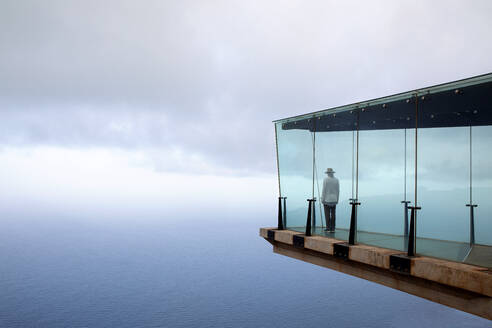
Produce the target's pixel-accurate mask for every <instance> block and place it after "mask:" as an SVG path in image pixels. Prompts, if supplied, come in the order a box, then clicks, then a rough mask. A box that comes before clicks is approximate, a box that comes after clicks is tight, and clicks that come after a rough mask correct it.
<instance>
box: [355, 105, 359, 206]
mask: <svg viewBox="0 0 492 328" xmlns="http://www.w3.org/2000/svg"><path fill="white" fill-rule="evenodd" d="M355 157H356V166H355V167H356V168H355V199H356V200H357V201H359V111H357V149H356V156H355Z"/></svg>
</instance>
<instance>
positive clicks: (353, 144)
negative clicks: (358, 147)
mask: <svg viewBox="0 0 492 328" xmlns="http://www.w3.org/2000/svg"><path fill="white" fill-rule="evenodd" d="M354 152H355V131H354V130H352V199H354V156H355V155H354Z"/></svg>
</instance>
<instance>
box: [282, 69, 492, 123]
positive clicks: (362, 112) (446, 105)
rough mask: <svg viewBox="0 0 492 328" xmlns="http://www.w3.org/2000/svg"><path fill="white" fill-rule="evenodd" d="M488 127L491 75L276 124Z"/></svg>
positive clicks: (491, 119)
mask: <svg viewBox="0 0 492 328" xmlns="http://www.w3.org/2000/svg"><path fill="white" fill-rule="evenodd" d="M416 120H417V121H418V122H417V123H418V127H419V128H435V127H457V126H470V125H472V126H476V125H492V74H487V75H481V76H478V77H475V78H470V79H466V80H461V81H457V82H451V83H447V84H442V85H439V86H435V87H430V88H426V89H420V90H415V91H410V92H406V93H401V94H398V95H395V96H388V97H383V98H379V99H375V100H371V101H367V102H361V103H357V104H351V105H347V106H343V107H337V108H334V109H328V110H325V111H321V112H316V113H312V114H307V115H303V116H299V117H294V118H290V119H284V120H280V121H277V122H278V123H281V126H282V129H284V130H290V129H302V130H310V131H316V132H324V131H352V130H357V126H358V129H359V130H384V129H405V128H415V126H416V124H415V123H416V122H415V121H416Z"/></svg>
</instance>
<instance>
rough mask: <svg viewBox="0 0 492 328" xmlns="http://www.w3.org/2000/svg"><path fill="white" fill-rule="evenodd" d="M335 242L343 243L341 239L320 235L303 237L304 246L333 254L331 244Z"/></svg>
mask: <svg viewBox="0 0 492 328" xmlns="http://www.w3.org/2000/svg"><path fill="white" fill-rule="evenodd" d="M336 243H343V240H338V239H334V238H327V237H321V236H310V237H305V238H304V248H307V249H311V250H313V251H317V252H321V253H325V254H329V255H333V244H336Z"/></svg>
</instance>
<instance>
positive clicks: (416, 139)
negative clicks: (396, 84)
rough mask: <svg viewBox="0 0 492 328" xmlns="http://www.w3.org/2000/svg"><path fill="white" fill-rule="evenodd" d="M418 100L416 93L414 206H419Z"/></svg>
mask: <svg viewBox="0 0 492 328" xmlns="http://www.w3.org/2000/svg"><path fill="white" fill-rule="evenodd" d="M418 102H419V97H418V95H417V94H415V177H414V181H415V182H414V183H415V203H414V206H418V204H417V157H418V122H419V110H418Z"/></svg>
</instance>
